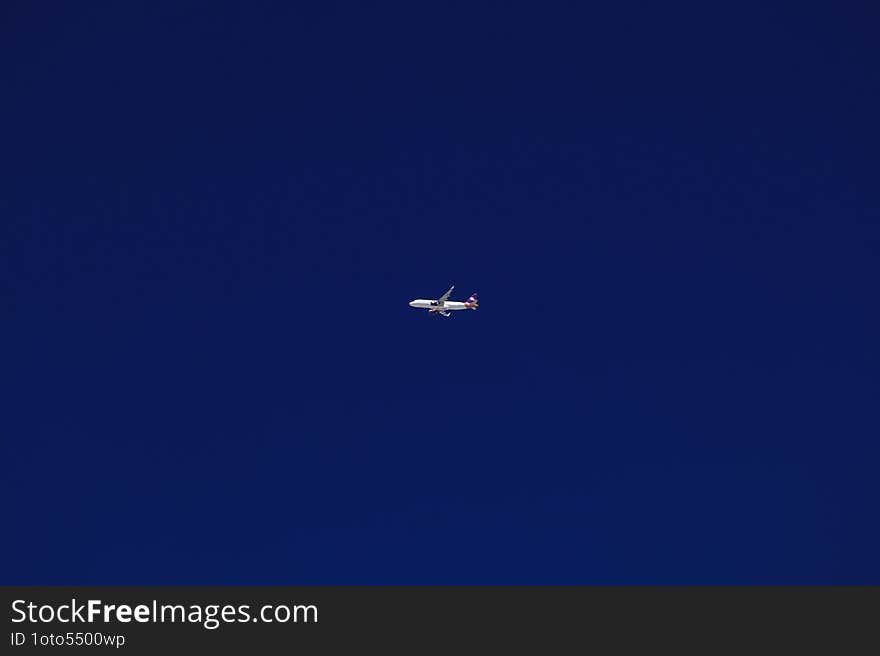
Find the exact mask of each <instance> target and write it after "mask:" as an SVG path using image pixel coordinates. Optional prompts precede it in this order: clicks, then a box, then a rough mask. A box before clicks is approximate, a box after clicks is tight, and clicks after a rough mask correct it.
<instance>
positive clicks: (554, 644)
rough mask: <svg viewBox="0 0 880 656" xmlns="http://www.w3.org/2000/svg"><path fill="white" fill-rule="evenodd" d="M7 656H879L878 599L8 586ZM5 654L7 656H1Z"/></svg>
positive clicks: (875, 592)
mask: <svg viewBox="0 0 880 656" xmlns="http://www.w3.org/2000/svg"><path fill="white" fill-rule="evenodd" d="M0 591H2V597H3V606H4V617H5V628H6V633H5V635H4V637H3V640H4V642H5V644H6V648H4V651H5V653H11V654H15V653H25V652H30V651H33V650H35V649H36V650H39V651H46V650H51V651H53V652H62V651H64V652H71V651H72V652H74V653H76V652H77V651H80V650H83V649H85V650H90V651H93V650H95V649H102V650H114V651H116V650H119V651H124V652H125V653H153V654H155V653H192V652H193V651H194V650H198V651H199V652H204V651H205V650H212V651H214V650H222V651H227V650H228V651H235V652H244V651H248V652H250V651H252V650H258V652H254V653H282V652H283V653H288V654H290V653H295V652H297V651H298V650H308V651H309V652H310V653H314V652H315V651H318V652H337V651H341V650H343V649H344V650H347V651H350V650H352V649H357V650H365V649H369V650H370V652H371V653H372V652H373V650H377V652H385V653H388V652H393V653H419V652H421V651H423V650H425V649H430V648H443V649H450V650H455V651H456V653H458V652H461V651H464V652H468V653H470V652H475V651H491V652H497V651H498V650H501V649H504V650H507V649H517V651H522V650H524V649H527V650H529V651H540V652H542V653H543V652H547V651H548V650H552V651H553V652H557V651H561V650H565V651H573V650H578V651H581V652H583V651H589V650H591V649H593V648H601V649H602V650H603V651H608V650H612V651H618V650H620V651H631V650H636V649H638V650H640V651H641V650H645V649H650V650H652V651H656V650H660V649H663V650H664V651H665V650H667V649H676V650H677V649H681V648H691V649H693V648H696V649H700V650H711V651H714V650H716V649H719V648H724V647H731V646H734V647H740V648H745V649H749V650H750V651H754V650H755V649H758V650H765V649H768V650H769V649H772V650H774V651H779V650H785V651H789V650H791V649H792V648H794V647H798V648H801V647H803V648H811V649H816V648H817V647H819V648H824V650H826V651H830V650H833V651H834V652H835V653H840V652H841V650H843V652H844V653H852V652H853V651H859V652H861V651H873V652H874V653H876V652H877V650H878V648H880V645H878V639H877V638H878V632H877V631H876V629H875V627H876V626H877V625H878V624H880V622H878V618H880V588H876V587H872V588H867V587H863V588H857V587H853V588H832V587H828V588H807V587H801V588H797V587H793V588H745V587H742V588H709V587H706V588H685V587H679V588H676V587H658V588H636V587H616V588H598V587H5V588H0ZM7 648H8V649H7Z"/></svg>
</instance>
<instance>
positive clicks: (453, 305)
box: [409, 298, 477, 310]
mask: <svg viewBox="0 0 880 656" xmlns="http://www.w3.org/2000/svg"><path fill="white" fill-rule="evenodd" d="M409 305H410V307H414V308H421V309H423V310H476V309H477V304H476V303H469V302H461V301H446V302H445V303H443V305H440V304H438V303H437V301H432V300H429V299H426V298H417V299H416V300H414V301H410V302H409Z"/></svg>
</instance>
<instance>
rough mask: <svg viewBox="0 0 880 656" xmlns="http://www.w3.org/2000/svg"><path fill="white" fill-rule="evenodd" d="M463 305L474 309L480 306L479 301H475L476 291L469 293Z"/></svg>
mask: <svg viewBox="0 0 880 656" xmlns="http://www.w3.org/2000/svg"><path fill="white" fill-rule="evenodd" d="M465 305H466V306H467V307H468V308H469V309H471V310H476V309H477V308H478V307H480V303H479V301H477V292H474V293H473V294H471V296H470V298H469V299H468V300H467V302H466V303H465Z"/></svg>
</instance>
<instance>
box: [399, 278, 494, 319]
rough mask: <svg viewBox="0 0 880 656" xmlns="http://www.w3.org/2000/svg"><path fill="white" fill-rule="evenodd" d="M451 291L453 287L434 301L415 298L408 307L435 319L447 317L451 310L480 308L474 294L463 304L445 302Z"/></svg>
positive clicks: (459, 302)
mask: <svg viewBox="0 0 880 656" xmlns="http://www.w3.org/2000/svg"><path fill="white" fill-rule="evenodd" d="M453 289H455V285H453V286H452V287H450V288H449V291H448V292H446V293H445V294H443V296H441V297H440V298H438V299H437V300H436V301H432V300H429V299H424V298H417V299H416V300H414V301H410V302H409V305H410V307H414V308H421V309H424V310H427V311H428V313H429V314H431V315H433V316H435V317H436V316H440V317H448V316H449V315H450V314H451V312H450V311H451V310H476V309H477V308H478V307H480V306H479V305H478V304H477V293H476V292H474V293H473V294H471V297H470V298H469V299H468V300H466V301H464V302H463V303H462V302H461V301H450V300H447V299H448V298H449V295H450V294H451V293H452V290H453Z"/></svg>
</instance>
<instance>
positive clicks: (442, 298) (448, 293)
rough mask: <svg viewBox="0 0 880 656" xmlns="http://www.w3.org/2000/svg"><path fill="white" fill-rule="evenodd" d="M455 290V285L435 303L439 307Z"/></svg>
mask: <svg viewBox="0 0 880 656" xmlns="http://www.w3.org/2000/svg"><path fill="white" fill-rule="evenodd" d="M453 289H455V285H453V286H452V287H450V288H449V291H448V292H446V293H445V294H443V296H441V297H440V298H438V299H437V303H438V304H439V305H443V304H444V303H445V302H446V299H447V298H449V295H450V294H451V293H452V290H453Z"/></svg>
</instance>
